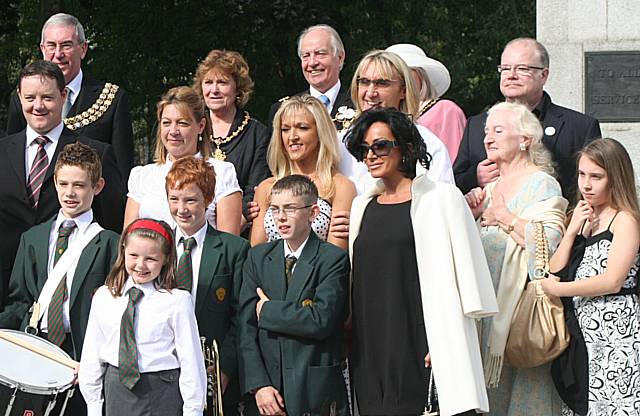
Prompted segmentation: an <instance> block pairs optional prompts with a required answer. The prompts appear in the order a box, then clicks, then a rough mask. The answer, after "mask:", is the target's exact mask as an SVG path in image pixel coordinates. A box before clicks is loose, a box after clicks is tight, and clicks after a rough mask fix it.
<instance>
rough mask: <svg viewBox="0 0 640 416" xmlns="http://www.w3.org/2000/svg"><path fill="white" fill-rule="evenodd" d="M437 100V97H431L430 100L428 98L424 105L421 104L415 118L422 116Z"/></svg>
mask: <svg viewBox="0 0 640 416" xmlns="http://www.w3.org/2000/svg"><path fill="white" fill-rule="evenodd" d="M438 100H439V98H432V99H431V100H429V101H427V102H426V103H424V105H423V106H422V108H421V109H420V111H418V115H417V116H416V120H417V119H419V118H420V117H422V116H423V115H424V113H426V112H427V111H428V110H429V109H430V108H431V107H433V106H434V105H435V104H436V103H437V102H438Z"/></svg>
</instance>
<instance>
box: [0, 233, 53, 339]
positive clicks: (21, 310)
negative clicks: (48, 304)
mask: <svg viewBox="0 0 640 416" xmlns="http://www.w3.org/2000/svg"><path fill="white" fill-rule="evenodd" d="M34 251H35V250H34V247H33V246H32V245H30V244H28V243H27V242H26V240H25V236H24V234H23V235H22V236H21V237H20V245H19V246H18V253H17V254H16V260H15V262H14V265H13V270H12V272H11V280H10V281H9V299H8V301H7V305H6V306H5V308H4V310H3V311H2V313H0V328H8V329H20V324H21V323H22V321H23V320H24V319H25V316H26V315H27V313H28V312H29V308H30V307H31V305H32V304H33V302H34V301H35V296H36V292H37V288H36V287H35V286H34V283H35V282H36V281H37V268H36V261H35V258H36V256H35V253H34ZM44 260H45V263H46V257H45V259H44Z"/></svg>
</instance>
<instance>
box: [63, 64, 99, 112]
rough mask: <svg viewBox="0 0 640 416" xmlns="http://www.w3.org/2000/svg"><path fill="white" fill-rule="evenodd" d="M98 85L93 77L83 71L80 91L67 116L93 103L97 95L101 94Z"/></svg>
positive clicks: (81, 110)
mask: <svg viewBox="0 0 640 416" xmlns="http://www.w3.org/2000/svg"><path fill="white" fill-rule="evenodd" d="M96 87H97V86H96V83H95V82H94V81H93V79H92V78H91V77H89V76H88V75H87V74H86V73H85V72H84V71H83V73H82V84H81V85H80V93H79V94H78V97H76V100H75V101H74V103H73V105H72V106H71V109H70V110H69V114H68V115H67V117H73V116H75V115H77V114H78V113H81V112H83V111H84V110H86V109H87V108H89V107H90V106H92V105H93V103H94V102H95V101H96V98H97V96H98V95H99V94H100V91H96Z"/></svg>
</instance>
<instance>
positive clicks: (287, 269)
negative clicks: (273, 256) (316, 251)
mask: <svg viewBox="0 0 640 416" xmlns="http://www.w3.org/2000/svg"><path fill="white" fill-rule="evenodd" d="M296 261H298V259H297V258H296V256H294V255H292V254H289V255H288V256H287V257H285V258H284V275H285V276H286V277H287V285H288V284H289V283H290V282H291V279H292V278H293V266H294V265H295V264H296Z"/></svg>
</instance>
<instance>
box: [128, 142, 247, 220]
mask: <svg viewBox="0 0 640 416" xmlns="http://www.w3.org/2000/svg"><path fill="white" fill-rule="evenodd" d="M195 157H198V158H201V157H202V156H201V155H200V153H197V154H196V155H195ZM208 162H209V164H211V165H212V166H213V169H214V170H215V172H216V185H215V187H216V188H215V195H214V197H213V201H212V202H211V205H209V206H208V207H207V214H206V215H207V220H208V221H209V224H211V226H212V227H213V228H216V205H217V203H218V202H219V201H220V200H221V199H222V198H224V197H225V196H227V195H230V194H232V193H234V192H242V190H241V189H240V186H238V178H237V176H236V168H235V167H234V166H233V164H231V163H229V162H224V161H222V160H218V159H214V158H212V157H210V158H209V160H208ZM171 166H173V162H172V161H170V160H169V159H168V158H167V161H166V162H165V163H150V164H148V165H145V166H136V167H135V168H133V169H131V174H130V175H129V193H128V194H127V196H128V197H129V198H131V199H133V200H134V201H136V202H137V203H138V204H139V205H140V211H139V212H138V217H139V218H153V219H156V220H162V221H164V222H166V223H167V224H169V225H170V226H171V228H175V226H176V224H175V222H174V221H173V218H171V213H170V212H169V202H168V201H167V191H166V190H165V179H166V177H167V174H168V173H169V170H170V169H171Z"/></svg>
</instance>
